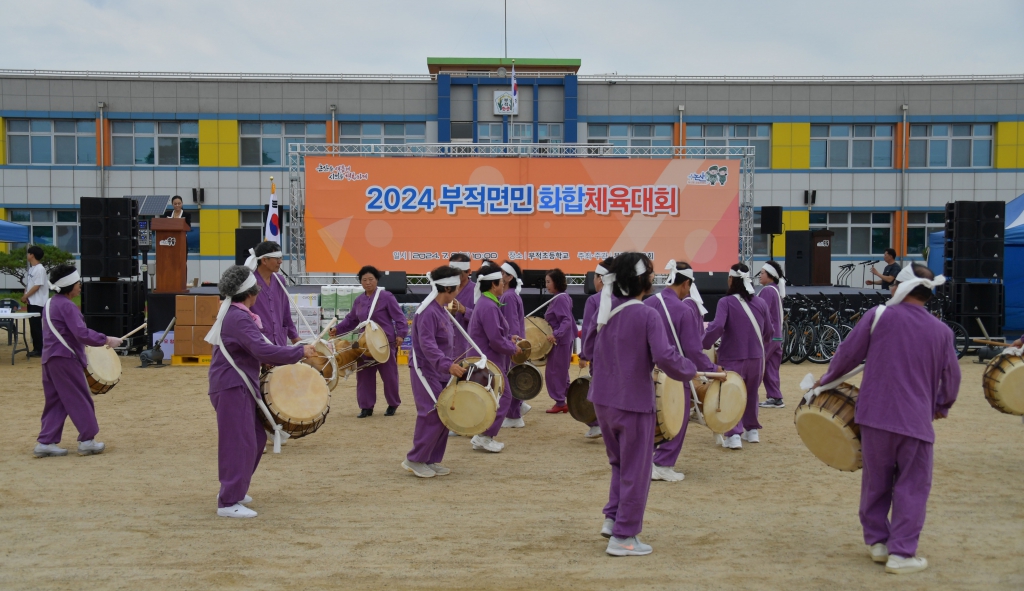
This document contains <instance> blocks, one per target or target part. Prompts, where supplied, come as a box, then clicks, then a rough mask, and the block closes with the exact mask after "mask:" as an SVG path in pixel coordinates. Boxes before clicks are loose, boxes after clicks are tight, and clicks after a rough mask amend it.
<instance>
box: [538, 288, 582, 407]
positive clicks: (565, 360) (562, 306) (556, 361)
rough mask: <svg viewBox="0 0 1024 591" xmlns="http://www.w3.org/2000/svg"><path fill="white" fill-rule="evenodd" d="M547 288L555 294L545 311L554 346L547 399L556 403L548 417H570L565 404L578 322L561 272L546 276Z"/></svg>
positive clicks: (546, 376) (547, 372) (547, 368)
mask: <svg viewBox="0 0 1024 591" xmlns="http://www.w3.org/2000/svg"><path fill="white" fill-rule="evenodd" d="M544 287H545V288H547V290H548V293H553V294H555V295H554V297H553V298H551V300H549V303H548V304H547V310H545V311H544V320H547V321H548V324H550V325H551V334H549V335H548V342H550V343H551V344H552V345H553V346H552V348H551V351H550V352H549V353H548V359H547V364H546V365H545V366H544V383H545V384H547V388H548V396H551V399H552V400H554V401H555V404H554V406H552V407H551V408H549V409H548V410H547V411H545V412H547V413H548V414H556V413H560V412H564V413H568V412H569V406H568V405H567V404H566V403H565V396H566V393H567V392H568V391H569V365H571V364H572V346H573V343H574V342H576V320H575V319H574V318H573V317H572V298H571V297H570V296H569V294H568V293H566V290H567V289H568V285H567V283H566V281H565V273H563V272H562V270H561V269H551V270H550V271H548V272H547V274H546V275H544Z"/></svg>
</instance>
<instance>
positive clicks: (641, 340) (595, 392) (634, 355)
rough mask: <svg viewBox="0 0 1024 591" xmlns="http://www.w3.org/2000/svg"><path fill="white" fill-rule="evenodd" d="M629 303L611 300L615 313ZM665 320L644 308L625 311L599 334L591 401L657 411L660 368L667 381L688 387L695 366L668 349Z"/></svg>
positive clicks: (595, 338) (615, 406) (638, 307)
mask: <svg viewBox="0 0 1024 591" xmlns="http://www.w3.org/2000/svg"><path fill="white" fill-rule="evenodd" d="M625 301H626V298H620V297H617V296H612V309H613V310H614V309H615V307H616V306H618V305H619V304H621V303H623V302H625ZM659 316H661V315H660V314H658V313H657V312H655V311H654V310H652V309H651V308H649V307H647V306H644V305H639V306H637V305H631V306H628V307H626V308H624V309H622V310H620V311H619V312H618V313H617V314H616V315H615V316H613V317H612V319H611V320H609V322H608V324H607V325H605V326H604V328H602V329H601V330H600V332H598V331H594V334H595V336H594V337H593V338H592V340H593V341H594V379H593V380H591V382H590V393H589V394H588V395H587V398H589V399H590V401H591V402H593V403H594V404H602V405H604V406H610V407H612V408H616V409H619V410H624V411H629V412H643V413H652V412H654V411H655V403H654V380H653V378H652V376H651V372H652V371H654V366H655V365H657V366H658V368H660V369H661V370H662V371H664V372H665V373H666V374H668V377H670V378H672V379H674V380H679V381H680V382H689V381H690V380H692V379H693V377H694V376H695V375H696V374H697V369H696V368H695V367H694V365H693V363H691V362H690V361H689V360H687V359H685V358H684V357H683V356H682V355H680V354H679V352H678V351H676V348H675V346H671V347H670V346H669V344H668V339H667V338H666V337H665V323H664V322H663V321H662V320H661V319H660V318H659Z"/></svg>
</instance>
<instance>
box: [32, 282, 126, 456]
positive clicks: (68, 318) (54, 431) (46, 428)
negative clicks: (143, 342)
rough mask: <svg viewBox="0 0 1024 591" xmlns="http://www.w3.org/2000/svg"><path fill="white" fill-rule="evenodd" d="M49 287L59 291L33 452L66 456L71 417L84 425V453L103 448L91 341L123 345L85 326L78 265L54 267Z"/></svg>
mask: <svg viewBox="0 0 1024 591" xmlns="http://www.w3.org/2000/svg"><path fill="white" fill-rule="evenodd" d="M49 279H50V281H49V283H50V285H49V288H50V289H52V290H54V291H55V292H57V295H56V296H54V297H53V298H52V299H49V300H47V302H46V306H45V307H44V308H43V313H42V314H43V359H42V361H43V399H44V401H45V404H44V405H43V416H42V419H41V423H42V427H41V429H40V430H39V437H38V438H37V440H38V443H37V444H36V447H35V449H34V450H32V454H33V455H34V456H36V457H37V458H45V457H50V456H66V455H68V450H66V449H64V448H62V447H60V446H58V445H57V444H58V443H60V438H61V435H62V434H63V432H64V421H65V419H67V418H68V417H69V416H70V417H71V422H72V423H74V424H75V428H76V429H78V454H79V455H83V456H88V455H92V454H98V453H103V449H104V447H105V446H104V445H103V443H101V442H99V441H96V435H97V433H99V431H100V427H99V424H98V423H97V422H96V407H95V406H94V405H93V402H92V392H90V391H89V384H88V382H86V379H85V373H84V372H83V371H82V370H84V369H85V368H86V367H87V366H88V361H87V360H86V357H85V347H86V345H89V346H92V347H102V346H104V345H107V346H109V347H119V346H121V339H119V338H118V337H108V336H106V335H103V334H100V333H98V332H96V331H94V330H89V328H87V327H86V326H85V317H84V316H82V311H81V310H80V309H79V308H78V306H76V305H75V303H74V302H73V301H71V300H72V299H74V298H76V297H78V295H79V294H81V293H82V279H81V277H79V275H78V271H77V270H76V269H75V267H74V265H58V266H57V267H55V268H54V269H53V270H52V271H50V278H49Z"/></svg>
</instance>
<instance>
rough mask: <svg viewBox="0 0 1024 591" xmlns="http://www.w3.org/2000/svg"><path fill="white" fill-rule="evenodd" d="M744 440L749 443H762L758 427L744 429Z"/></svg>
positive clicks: (742, 436)
mask: <svg viewBox="0 0 1024 591" xmlns="http://www.w3.org/2000/svg"><path fill="white" fill-rule="evenodd" d="M740 437H741V438H742V439H743V441H746V442H747V443H761V439H760V438H759V437H758V435H757V429H751V430H750V431H744V432H743V435H741V436H740Z"/></svg>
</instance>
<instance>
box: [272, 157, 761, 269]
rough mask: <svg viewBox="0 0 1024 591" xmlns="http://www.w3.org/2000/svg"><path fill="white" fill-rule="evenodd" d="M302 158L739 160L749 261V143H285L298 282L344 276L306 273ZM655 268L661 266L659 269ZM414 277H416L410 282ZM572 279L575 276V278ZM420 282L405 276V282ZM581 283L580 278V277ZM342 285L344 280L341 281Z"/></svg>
mask: <svg viewBox="0 0 1024 591" xmlns="http://www.w3.org/2000/svg"><path fill="white" fill-rule="evenodd" d="M306 156H366V157H378V158H382V157H387V156H392V157H414V158H466V157H486V158H694V159H706V158H725V159H728V160H739V162H740V173H739V183H740V187H739V199H740V228H739V230H740V232H739V236H740V243H739V260H740V261H742V262H743V263H745V264H746V265H747V266H748V267H751V268H753V267H752V265H753V261H754V147H753V146H612V145H610V144H458V143H452V144H395V145H390V144H388V145H380V144H307V143H301V144H291V145H289V146H288V154H287V164H288V178H287V182H288V209H289V219H288V226H287V227H288V241H287V242H288V252H287V253H286V255H287V259H288V261H287V265H288V273H289V275H290V276H291V277H292V278H293V280H294V281H295V282H297V283H301V284H313V285H316V284H321V285H329V284H332V283H342V281H340V280H342V279H343V278H347V277H348V276H347V275H346V274H327V275H309V274H307V273H306V219H305V213H306V189H305V157H306ZM659 270H660V269H659ZM414 279H415V280H416V281H415V282H414ZM574 279H576V277H574ZM420 282H422V283H425V282H426V278H425V277H422V276H409V283H410V284H411V285H415V284H417V283H420ZM579 282H580V283H582V280H580V281H579ZM345 283H347V282H345Z"/></svg>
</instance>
